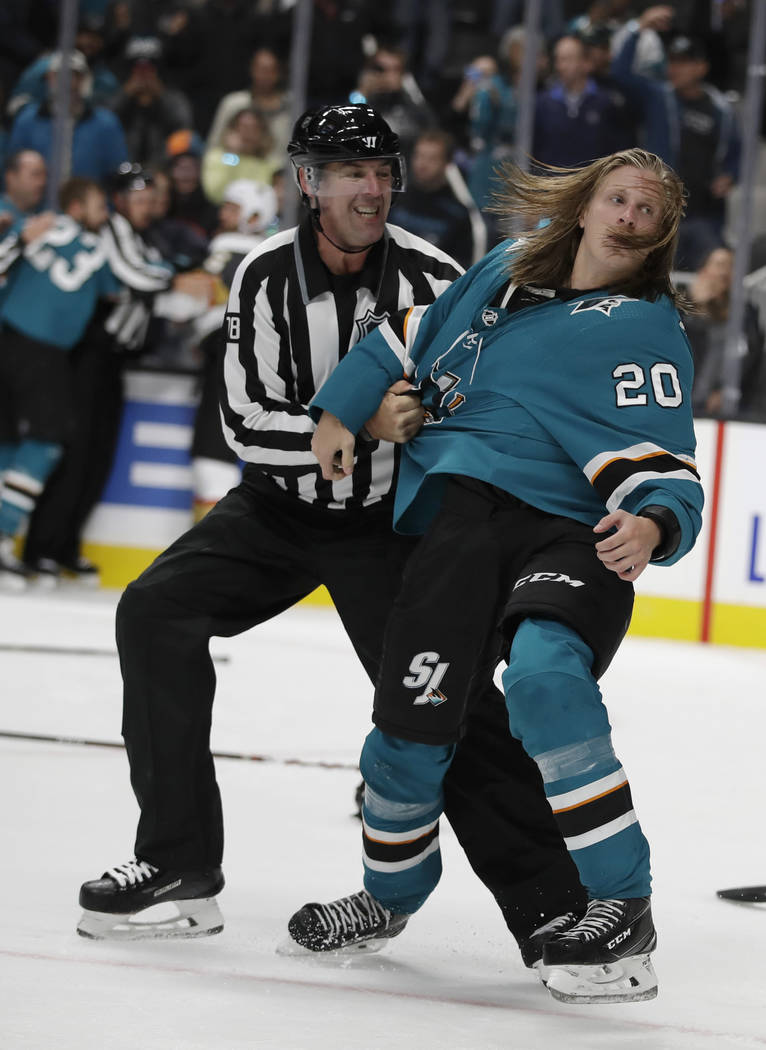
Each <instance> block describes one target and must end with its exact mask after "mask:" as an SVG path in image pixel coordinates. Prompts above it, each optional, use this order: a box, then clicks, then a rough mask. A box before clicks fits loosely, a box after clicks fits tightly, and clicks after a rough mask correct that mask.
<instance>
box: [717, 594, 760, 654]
mask: <svg viewBox="0 0 766 1050" xmlns="http://www.w3.org/2000/svg"><path fill="white" fill-rule="evenodd" d="M710 640H711V642H715V643H716V644H717V645H742V646H748V647H750V648H752V649H766V609H764V608H761V607H760V606H755V605H724V604H719V605H714V606H713V617H712V625H711V631H710Z"/></svg>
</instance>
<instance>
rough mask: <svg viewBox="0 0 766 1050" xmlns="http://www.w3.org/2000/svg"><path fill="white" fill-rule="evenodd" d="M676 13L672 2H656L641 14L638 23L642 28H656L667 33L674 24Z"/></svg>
mask: <svg viewBox="0 0 766 1050" xmlns="http://www.w3.org/2000/svg"><path fill="white" fill-rule="evenodd" d="M675 14H676V13H675V11H674V10H673V8H672V7H671V5H670V4H654V5H653V6H652V7H647V8H646V10H645V11H644V12H643V14H641V15H640V17H639V19H638V24H639V26H640V28H641V29H656V31H657V32H658V33H666V32H667V31H668V30H669V29H670V27H671V26H672V24H673V19H674V18H675Z"/></svg>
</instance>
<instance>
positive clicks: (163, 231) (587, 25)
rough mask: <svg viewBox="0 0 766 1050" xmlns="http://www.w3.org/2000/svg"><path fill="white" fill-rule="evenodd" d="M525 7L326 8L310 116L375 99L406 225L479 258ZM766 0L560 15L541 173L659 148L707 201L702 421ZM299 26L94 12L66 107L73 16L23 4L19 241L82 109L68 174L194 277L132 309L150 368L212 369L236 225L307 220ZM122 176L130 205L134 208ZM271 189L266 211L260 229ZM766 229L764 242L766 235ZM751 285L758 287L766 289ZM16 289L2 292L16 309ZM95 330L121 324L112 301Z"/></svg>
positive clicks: (11, 144)
mask: <svg viewBox="0 0 766 1050" xmlns="http://www.w3.org/2000/svg"><path fill="white" fill-rule="evenodd" d="M524 6H525V5H524V3H523V0H484V2H481V0H471V2H468V0H465V2H462V0H396V2H395V3H394V4H392V5H389V7H387V8H385V9H383V8H381V5H379V4H376V3H373V2H372V0H313V11H312V35H311V48H310V59H309V63H308V70H307V98H306V105H307V106H310V105H313V104H320V103H342V102H344V101H351V102H357V101H368V102H369V103H370V104H371V105H373V106H375V107H376V109H378V110H379V111H380V112H381V113H382V114H383V115H384V117H385V118H386V120H387V121H388V122H389V124H390V125H391V126H392V127H393V128H394V130H395V131H396V132H397V133H398V135H399V136H400V140H401V142H402V146H403V149H404V151H405V154H406V156H407V158H408V164H409V172H410V178H409V187H408V190H407V192H406V193H405V194H403V195H402V197H401V199H400V201H399V202H398V206H397V210H395V211H394V214H393V216H392V221H394V222H395V223H399V224H400V225H403V226H405V227H406V228H408V229H410V230H411V231H412V232H414V233H416V234H418V235H420V236H422V237H425V238H426V239H427V240H429V241H431V242H432V243H434V244H437V245H439V246H440V247H441V248H443V249H444V250H446V251H448V252H449V253H451V254H452V255H453V256H454V257H455V258H456V259H457V260H458V261H459V262H460V263H461V264H462V265H463V266H466V267H467V266H469V265H471V263H472V262H474V261H476V260H477V259H478V258H480V257H481V255H482V254H483V253H484V251H485V250H486V249H487V248H488V247H491V245H492V244H493V243H494V242H495V241H496V240H497V239H498V238H499V237H500V236H502V235H503V231H501V230H499V229H497V228H496V225H495V222H494V220H493V217H492V211H491V203H492V194H493V187H494V179H495V177H496V174H497V170H498V166H499V165H501V164H502V163H503V161H504V160H507V159H509V158H514V159H517V160H519V159H520V156H519V154H518V153H516V150H517V145H518V144H517V130H518V125H519V102H520V98H519V95H520V77H521V70H522V63H523V58H524V55H525V53H526V52H527V50H528V44H529V42H528V40H527V39H526V31H525V28H524V25H523V18H524ZM751 6H752V3H751V0H710V2H703V3H695V2H691V0H678V2H676V3H668V4H661V5H652V6H646V5H645V4H634V3H631V2H630V0H594V2H592V3H590V4H587V5H586V4H584V3H583V0H544V2H543V3H542V5H541V18H542V25H541V37H542V46H541V47H540V49H539V51H538V53H537V54H538V57H537V67H536V78H537V87H536V98H535V102H534V114H533V122H532V143H531V151H530V153H531V157H530V163H532V164H534V165H537V166H538V170H545V165H553V166H557V165H558V166H577V165H580V164H585V163H587V162H589V161H591V160H592V159H594V158H595V157H597V156H600V155H603V154H606V153H610V152H612V151H613V150H616V149H620V148H623V147H627V146H630V145H633V144H639V145H644V146H646V147H647V148H648V149H650V150H652V151H653V152H656V153H658V154H659V155H660V156H662V157H663V158H664V159H665V160H666V161H668V162H669V163H670V164H671V165H672V166H674V167H675V168H676V170H677V171H678V172H679V174H680V175H681V177H682V179H683V181H684V183H685V184H686V186H687V190H688V195H689V196H688V204H687V214H686V218H685V219H684V222H683V224H682V227H681V239H680V245H679V253H678V256H677V268H678V270H679V271H680V272H681V275H682V280H683V282H684V284H685V286H686V287H687V288H688V290H689V298H690V300H691V301H693V302H694V303H695V304H696V308H695V311H694V312H693V313H692V314H690V317H691V318H692V319H691V321H690V324H689V326H688V327H689V334H690V337H691V341H692V345H693V349H694V352H695V355H698V364H699V368H698V387H697V389H696V391H695V399H696V409H697V411H698V413H700V414H703V415H712V416H715V415H717V414H718V412H719V408H720V399H719V397H718V396H717V390H718V388H717V386H716V383H718V382H719V380H720V376H721V358H722V355H723V354H724V352H725V338H724V336H723V334H722V333H723V331H724V328H725V322H726V319H727V317H728V308H729V290H730V289H729V286H728V285H727V284H726V277H725V275H726V273H728V274H729V278H728V280H729V282H730V273H731V265H730V264H731V258H732V252H731V249H732V247H733V246H732V245H731V244H730V243H727V239H726V238H727V228H728V227H727V217H728V215H729V200H730V197H731V195H732V193H733V192H736V189H737V183H738V179H739V175H740V165H741V152H742V137H741V123H740V121H741V110H742V96H743V92H744V88H745V70H746V53H747V44H748V25H749V20H750V13H751ZM294 15H295V5H294V4H291V3H289V2H285V0H159V2H154V3H149V2H148V0H81V2H80V8H79V24H78V27H77V34H76V40H75V50H73V51H72V52H70V53H69V55H68V56H67V59H66V60H67V61H68V62H69V70H68V72H69V74H70V78H69V79H70V96H69V99H68V100H67V101H66V102H65V103H62V101H61V98H60V94H59V93H58V91H57V88H58V84H59V78H60V76H61V73H62V62H63V61H64V59H63V58H62V55H61V54H60V53H59V52H57V50H56V46H57V34H58V5H57V4H56V3H54V2H53V0H34V2H33V0H5V2H4V3H3V5H2V10H0V163H1V166H2V170H3V172H4V182H3V185H2V187H0V189H2V194H3V195H2V197H0V237H2V236H3V235H4V232H6V231H8V230H10V229H12V228H13V224H14V223H15V224H17V226H18V224H19V223H21V224H22V225H21V226H18V230H17V232H18V233H19V236H21V235H22V234H23V239H22V240H21V241H19V244H22V245H23V244H24V243H28V242H29V241H30V239H31V238H32V234H35V235H39V232H40V229H39V227H38V226H35V225H32V226H30V227H28V228H27V229H26V231H24V227H23V223H25V222H26V223H29V222H32V223H34V221H35V218H37V219H39V217H40V216H39V213H41V212H42V211H43V207H44V193H45V179H46V166H48V165H50V160H51V150H52V139H53V128H54V118H55V117H56V115H57V113H58V107H60V106H62V105H64V107H65V109H66V112H67V115H68V117H69V126H70V128H71V133H72V134H71V147H70V149H69V150H68V154H67V163H68V174H69V175H70V176H75V177H82V178H87V179H91V180H94V181H95V182H96V183H98V184H99V185H100V186H102V187H103V188H104V190H105V191H106V193H107V197H108V199H109V207H110V209H111V210H112V211H114V210H115V208H117V209H119V210H121V211H122V212H123V214H128V223H129V225H130V227H131V230H132V233H131V236H133V237H135V238H137V241H136V244H137V245H138V246H139V248H140V253H143V252H144V251H146V252H147V253H149V254H147V255H146V256H145V259H146V260H149V262H148V264H147V265H153V264H154V263H153V262H152V261H151V260H152V259H155V257H156V261H157V262H161V263H162V264H163V265H166V266H167V267H168V272H171V271H172V272H173V273H175V275H176V277H175V280H174V282H173V285H172V286H171V287H170V289H166V290H165V295H164V299H163V297H162V296H160V297H158V296H157V290H156V289H154V290H153V292H152V294H151V295H149V293H148V292H146V291H141V289H136V288H133V289H132V290H131V297H132V306H133V307H134V306H135V301H134V300H135V299H136V298H137V297H139V298H142V304H143V309H144V313H146V314H148V318H144V320H146V324H143V323H142V325H141V326H140V338H138V337H135V338H133V339H132V341H133V347H132V349H133V350H134V352H136V353H137V354H138V356H136V357H135V358H134V360H135V361H137V362H138V363H139V367H141V366H142V364H141V363H143V367H181V368H185V369H195V368H196V369H199V370H201V371H204V369H205V367H206V364H205V362H207V361H209V353H208V354H206V353H205V348H201V346H200V345H198V343H200V344H201V340H199V339H196V337H197V336H199V333H200V331H201V330H203V329H204V327H205V326H204V325H203V326H202V328H201V327H200V322H199V315H200V313H201V312H204V311H208V312H209V311H213V313H212V314H211V316H214V311H215V309H216V308H217V306H218V304H219V302H220V298H221V295H222V292H221V288H220V275H217V276H216V280H213V281H211V280H210V277H211V274H210V271H209V269H206V265H207V262H208V260H209V258H210V245H211V242H212V241H213V240H214V238H216V236H219V237H220V235H222V234H226V235H230V234H231V233H237V231H238V232H239V234H241V235H243V236H245V237H250V238H252V236H253V233H254V230H256V229H257V237H259V238H260V237H263V236H266V235H268V234H270V233H272V232H275V231H276V230H278V229H280V228H281V226H282V225H284V222H285V219H284V216H285V214H286V212H287V213H290V209H289V208H286V199H289V198H287V195H291V194H294V189H293V187H292V185H291V179H290V176H289V174H287V173H286V152H285V151H286V145H287V141H288V139H289V136H290V131H291V126H292V119H293V116H294V100H293V98H292V97H291V93H290V90H289V68H290V44H291V35H292V22H293V18H294ZM761 132H762V136H763V129H761ZM761 141H762V137H761ZM761 152H763V151H761ZM118 172H122V175H121V176H120V177H121V178H122V179H123V183H122V185H123V189H122V191H121V192H122V193H123V194H125V193H127V197H123V199H122V201H121V202H120V201H119V200H118V198H117V197H115V193H114V191H115V182H114V180H115V177H116V174H117V173H118ZM126 178H127V179H128V183H127V186H128V189H127V190H126V189H125V185H126V183H125V181H124V180H125V179H126ZM248 187H249V188H248ZM266 191H267V192H268V194H270V195H271V197H269V198H268V201H269V203H268V204H265V203H263V202H264V201H265V200H266V199H267V198H265V197H264V195H263V194H264V192H266ZM255 200H257V201H260V202H261V204H260V205H259V206H260V207H261V208H262V209H264V210H265V212H267V213H268V218H267V220H264V221H259V220H258V214H257V212H256V213H255V218H254V213H253V207H252V202H253V201H255ZM272 200H273V207H272V203H271V202H272ZM235 212H236V214H234V213H235ZM240 212H241V216H242V219H241V221H242V225H241V227H238V225H237V224H238V222H239V221H240V220H239V219H238V218H237V216H238V215H240ZM139 213H140V214H139ZM232 216H234V217H233V218H232ZM762 225H763V228H761V227H760V226H758V227H757V228H755V229H754V233H755V234H763V235H764V237H766V222H764V223H763V224H762ZM30 231H32V232H31V233H30ZM139 242H140V244H139ZM137 250H138V249H137ZM143 257H144V256H142V258H143ZM9 258H10V256H9ZM3 265H4V262H3V246H2V245H0V267H2V266H3ZM763 272H764V273H766V270H764V271H763ZM9 274H10V271H9ZM200 278H202V279H200ZM11 279H12V278H11V276H8V277H7V282H11ZM764 280H766V279H762V280H761V283H763V281H764ZM216 281H218V282H219V283H218V284H216ZM724 286H726V287H725V288H724ZM748 288H749V289H751V290H752V289H753V288H755V290H756V292H755V293H754V294H756V295H757V294H759V293H758V289H759V286H758V282H757V281H755V282H753V281H751V282H750V283H749V284H748ZM169 293H176V294H175V298H174V297H173V295H172V294H169ZM9 294H10V293H9V287H2V288H0V309H1V308H2V303H3V300H4V299H7V297H8V295H9ZM761 294H762V293H761ZM762 297H763V296H762ZM195 299H196V300H197V303H198V305H197V306H195V307H193V308H191V307H189V303H190V302H191V301H192V300H195ZM158 303H164V306H161V308H158ZM179 303H180V304H181V305H179ZM184 303H186V304H187V307H188V309H186V312H184V309H185V308H184V306H183V304H184ZM200 303H201V304H202V305H201V306H200V305H199V304H200ZM763 313H764V311H762V310H756V309H754V308H748V310H747V314H746V326H745V327H746V331H745V332H744V333H743V340H744V343H743V345H745V346H746V354H744V357H743V362H744V367H743V370H742V378H743V392H742V399H741V406H742V413H743V417H746V418H756V419H759V418H761V413H762V414H763V418H766V397H765V396H764V389H766V367H764V364H763V358H764V336H763V328H762V326H761V321H760V319H761V316H762V314H763ZM131 316H133V314H131ZM93 323H97V324H101V325H103V324H104V317H103V316H102V315H101V311H97V312H96V320H95V321H94V322H93ZM115 323H116V322H115ZM120 323H122V321H121V322H120ZM138 330H139V329H138V328H136V331H138ZM88 332H89V333H91V335H92V329H91V328H89V329H88ZM207 334H209V333H207ZM195 339H196V341H195ZM139 351H140V354H139V353H138V352H139ZM208 351H209V347H208ZM719 385H720V384H719ZM0 414H2V413H1V411H0ZM70 560H71V559H70Z"/></svg>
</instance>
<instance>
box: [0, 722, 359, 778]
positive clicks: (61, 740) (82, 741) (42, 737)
mask: <svg viewBox="0 0 766 1050" xmlns="http://www.w3.org/2000/svg"><path fill="white" fill-rule="evenodd" d="M0 739H3V740H32V741H33V742H35V743H42V744H74V745H79V746H81V747H110V748H117V749H118V750H124V747H125V745H124V744H121V743H119V741H117V740H92V739H90V738H88V737H77V736H58V735H56V736H54V735H53V734H47V733H16V732H14V731H13V730H11V729H0ZM212 754H213V758H232V759H236V760H237V761H239V762H270V763H273V764H275V765H280V766H305V767H307V768H309V769H354V770H357V771H358V769H359V766H358V765H356V764H355V763H353V762H325V761H323V760H322V759H318V758H317V759H311V758H278V757H277V756H276V755H256V754H250V753H248V752H246V751H213V752H212Z"/></svg>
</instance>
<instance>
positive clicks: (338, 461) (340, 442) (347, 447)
mask: <svg viewBox="0 0 766 1050" xmlns="http://www.w3.org/2000/svg"><path fill="white" fill-rule="evenodd" d="M355 443H356V439H355V438H354V435H353V434H352V433H351V431H350V430H348V429H347V428H346V427H344V426H343V424H342V423H341V421H340V420H339V419H338V417H337V416H334V415H333V414H332V412H323V413H322V418H321V419H320V420H319V424H318V426H317V428H316V430H315V431H314V437H313V438H312V439H311V451H312V452H313V453H314V455H315V456H316V458H317V459H318V460H319V466H320V467H321V468H322V477H323V478H324V479H325V481H340V480H341V478H345V477H346V476H347V475H348V474H350V473H351V471H352V470H353V469H354V445H355Z"/></svg>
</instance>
